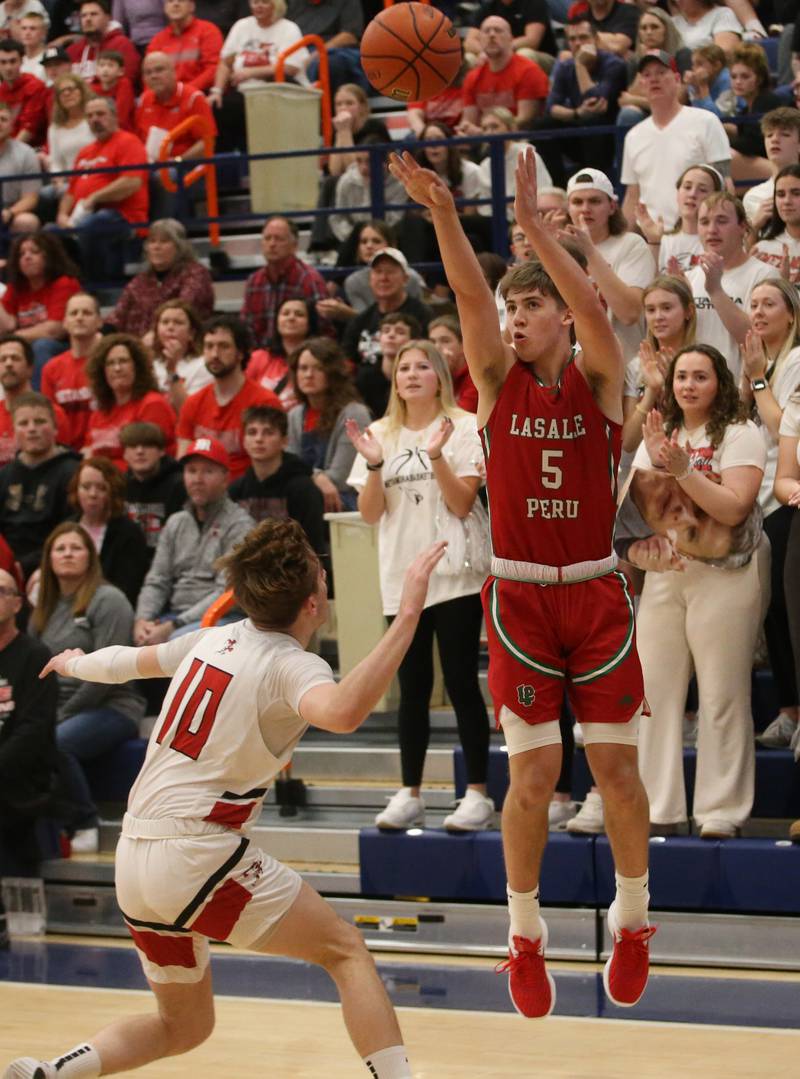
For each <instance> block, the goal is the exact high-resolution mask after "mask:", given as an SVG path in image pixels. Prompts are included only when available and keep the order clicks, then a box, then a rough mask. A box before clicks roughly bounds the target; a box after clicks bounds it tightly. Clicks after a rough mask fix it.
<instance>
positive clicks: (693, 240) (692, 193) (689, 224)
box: [636, 165, 724, 273]
mask: <svg viewBox="0 0 800 1079" xmlns="http://www.w3.org/2000/svg"><path fill="white" fill-rule="evenodd" d="M723 186H724V180H723V179H722V176H720V174H719V173H718V172H717V170H716V169H715V168H714V167H713V166H712V165H690V166H689V168H688V169H686V170H685V171H684V172H683V173H681V175H680V177H679V178H678V183H677V199H678V215H679V216H678V223H677V225H676V226H675V228H673V229H669V230H667V229H665V227H664V221H663V220H662V218H659V219H658V221H654V220H653V219H652V217H651V216H650V214H649V213H648V212H647V207H646V206H645V205H644V203H641V202H640V203H639V205H638V207H637V209H636V223H637V225H638V226H639V229H640V230H641V232H642V234H643V235H644V237H645V239H646V240H647V242H648V244H649V245H650V249H651V250H652V251H653V253H654V254H655V255H656V256H657V259H658V269H659V272H660V273H663V272H664V271H665V270H666V269H667V267H668V266H669V265H672V266H673V270H674V269H675V263H671V261H670V260H671V259H675V260H676V262H677V265H678V268H680V271H681V273H685V272H686V271H687V270H688V269H690V267H692V266H696V265H697V263H698V261H699V260H700V255H701V254H702V253H703V245H702V244H701V243H700V237H699V236H698V234H697V215H698V212H699V210H700V204H701V203H702V202H703V200H704V199H706V198H708V196H709V195H713V194H714V192H715V191H722V188H723Z"/></svg>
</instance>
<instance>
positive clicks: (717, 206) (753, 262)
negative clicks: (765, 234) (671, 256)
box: [686, 191, 777, 382]
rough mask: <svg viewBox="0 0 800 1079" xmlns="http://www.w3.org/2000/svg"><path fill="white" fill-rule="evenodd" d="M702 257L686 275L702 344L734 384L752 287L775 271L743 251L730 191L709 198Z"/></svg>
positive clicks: (741, 225)
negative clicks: (710, 349) (724, 365)
mask: <svg viewBox="0 0 800 1079" xmlns="http://www.w3.org/2000/svg"><path fill="white" fill-rule="evenodd" d="M697 227H698V232H699V234H700V242H701V243H702V245H703V254H702V255H701V256H700V262H699V264H698V265H697V266H695V267H694V268H693V269H691V270H690V271H689V272H688V274H687V275H686V277H687V280H688V282H689V284H690V286H691V289H692V295H693V296H694V303H695V307H696V308H697V338H696V340H697V341H698V342H702V343H703V344H706V345H713V346H714V348H716V349H719V351H720V352H721V353H722V355H723V356H724V357H725V360H726V362H727V364H728V367H729V368H730V370H731V372H732V374H733V376H734V378H735V379H736V380H737V382H738V379H739V374H740V372H741V368H742V364H741V357H740V355H739V349H740V348H741V346H742V345H744V342H745V337H746V336H747V332H748V330H749V329H750V319H749V318H748V316H747V311H748V306H749V303H750V293H751V291H752V289H753V287H754V286H755V285H756V284H757V283H758V282H759V281H763V280H764V279H765V278H767V277H776V276H777V273H776V271H775V270H774V269H773V268H772V267H771V266H767V265H766V264H765V263H763V262H761V261H760V260H759V259H757V258H753V256H752V255H748V253H747V252H746V251H745V249H744V246H743V245H744V237H745V233H746V232H747V218H746V217H745V213H744V206H742V203H741V201H740V200H739V199H737V198H736V196H735V195H730V194H728V192H727V191H720V192H719V193H718V194H715V195H709V197H708V198H707V199H706V200H705V202H704V203H703V204H702V206H701V207H700V214H699V217H698V219H697Z"/></svg>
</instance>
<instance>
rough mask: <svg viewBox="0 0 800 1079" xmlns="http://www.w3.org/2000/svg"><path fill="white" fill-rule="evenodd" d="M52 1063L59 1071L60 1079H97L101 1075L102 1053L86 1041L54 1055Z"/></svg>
mask: <svg viewBox="0 0 800 1079" xmlns="http://www.w3.org/2000/svg"><path fill="white" fill-rule="evenodd" d="M50 1063H51V1064H52V1065H53V1067H54V1068H55V1069H56V1071H57V1072H58V1079H97V1076H99V1075H100V1068H101V1063H100V1055H99V1053H98V1052H97V1050H96V1049H94V1048H92V1046H91V1045H87V1043H86V1042H83V1043H82V1044H81V1045H76V1046H75V1048H74V1049H70V1051H69V1052H68V1053H63V1054H62V1055H61V1056H60V1057H54V1058H53V1060H51V1061H50Z"/></svg>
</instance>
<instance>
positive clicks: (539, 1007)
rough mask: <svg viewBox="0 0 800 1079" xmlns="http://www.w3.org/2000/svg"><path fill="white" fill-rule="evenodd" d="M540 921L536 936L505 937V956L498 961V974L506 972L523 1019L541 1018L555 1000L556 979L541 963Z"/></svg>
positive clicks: (543, 944)
mask: <svg viewBox="0 0 800 1079" xmlns="http://www.w3.org/2000/svg"><path fill="white" fill-rule="evenodd" d="M541 922H542V935H541V936H540V937H539V939H538V940H533V941H531V940H528V939H527V938H526V937H512V938H511V939H510V940H509V947H508V959H506V960H505V961H504V962H503V963H498V964H497V966H496V967H495V971H496V972H497V973H498V974H503V973H504V972H505V971H508V972H509V978H508V995H509V996H510V997H511V1003H512V1004H513V1005H514V1007H515V1008H516V1010H517V1011H518V1012H519V1014H520V1015H524V1016H525V1018H526V1019H544V1017H545V1016H546V1015H549V1014H550V1012H551V1011H552V1010H553V1008H554V1006H555V1003H556V983H555V982H554V981H553V979H552V977H551V976H550V975H549V974H548V973H547V968H546V967H545V965H544V951H545V948H546V947H547V926H546V925H545V924H544V919H541Z"/></svg>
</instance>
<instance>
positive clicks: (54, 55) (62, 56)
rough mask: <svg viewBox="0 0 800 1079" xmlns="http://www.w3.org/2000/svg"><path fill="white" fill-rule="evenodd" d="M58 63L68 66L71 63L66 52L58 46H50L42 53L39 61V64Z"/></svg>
mask: <svg viewBox="0 0 800 1079" xmlns="http://www.w3.org/2000/svg"><path fill="white" fill-rule="evenodd" d="M56 61H58V62H59V63H62V64H70V63H72V61H71V60H70V57H69V55H68V53H67V51H66V49H62V48H61V47H60V46H58V45H51V46H50V48H49V49H45V50H44V52H43V53H42V59H41V60H40V61H39V63H41V64H52V63H55V62H56Z"/></svg>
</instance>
